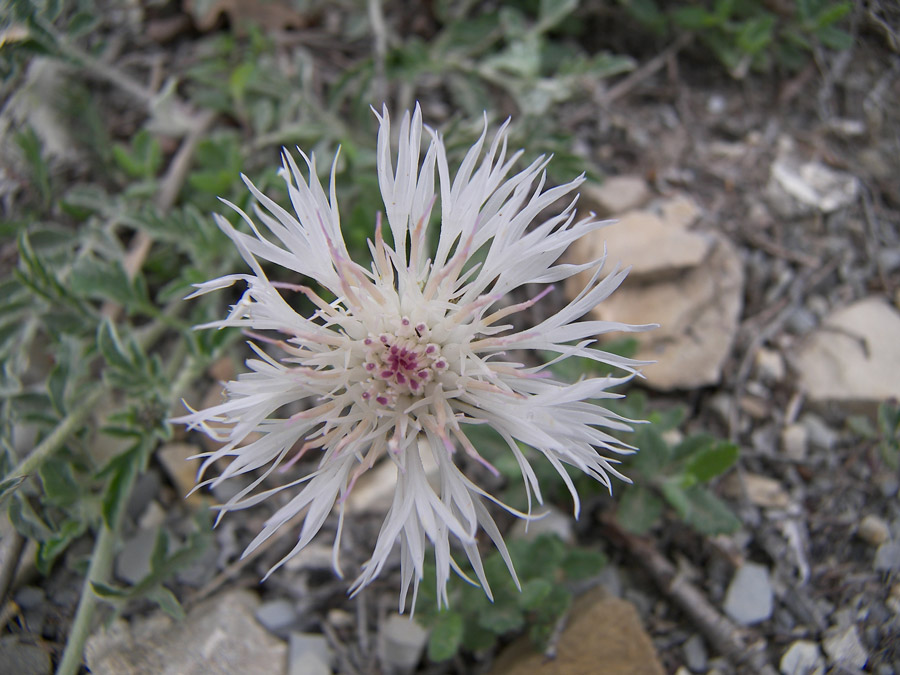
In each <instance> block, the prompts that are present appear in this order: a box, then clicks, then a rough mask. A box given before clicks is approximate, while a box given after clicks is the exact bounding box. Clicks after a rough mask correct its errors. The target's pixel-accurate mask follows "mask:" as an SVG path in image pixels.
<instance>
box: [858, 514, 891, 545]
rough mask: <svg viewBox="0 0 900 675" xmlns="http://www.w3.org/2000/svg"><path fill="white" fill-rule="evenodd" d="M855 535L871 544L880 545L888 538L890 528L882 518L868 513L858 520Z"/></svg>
mask: <svg viewBox="0 0 900 675" xmlns="http://www.w3.org/2000/svg"><path fill="white" fill-rule="evenodd" d="M856 535H857V536H858V537H859V538H860V539H862V540H863V541H864V542H866V543H867V544H870V545H871V546H880V545H881V544H883V543H884V542H886V541H887V540H888V539H889V538H890V536H891V530H890V528H888V524H887V523H886V522H884V520H882V519H881V518H879V517H878V516H876V515H874V514H872V513H870V514H869V515H867V516H866V517H865V518H863V519H862V520H861V521H860V522H859V527H858V528H857V529H856Z"/></svg>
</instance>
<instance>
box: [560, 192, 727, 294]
mask: <svg viewBox="0 0 900 675" xmlns="http://www.w3.org/2000/svg"><path fill="white" fill-rule="evenodd" d="M660 209H661V210H663V209H665V206H662V207H660ZM670 213H671V214H675V215H673V221H674V222H667V221H666V220H664V219H663V218H662V217H661V216H659V215H657V214H656V213H654V212H652V211H629V212H628V213H625V214H623V215H622V216H621V217H620V218H619V220H618V221H617V222H616V223H614V224H613V225H610V226H609V227H604V228H601V229H599V230H594V231H593V232H591V233H590V234H588V235H587V236H586V237H584V238H582V240H581V241H579V243H578V244H577V246H578V250H577V254H576V257H577V259H578V261H579V262H587V261H588V260H594V259H596V258H599V257H601V256H602V255H603V251H604V247H605V248H606V250H607V251H608V252H609V260H610V261H612V262H618V263H621V264H622V265H631V272H630V276H631V278H632V279H633V280H639V281H644V282H646V281H653V280H659V279H664V278H671V277H672V276H673V275H676V274H678V273H679V272H683V271H684V270H686V269H690V268H692V267H695V266H697V265H699V264H700V263H702V262H703V261H704V260H705V259H706V257H707V255H708V254H709V252H710V249H711V248H712V246H713V243H714V240H713V237H712V235H709V234H704V233H698V232H692V231H690V230H688V229H686V226H684V225H682V223H683V222H684V220H685V218H686V217H685V215H684V214H683V213H679V212H678V210H677V209H675V208H670ZM590 274H591V273H589V272H583V273H582V274H580V275H578V276H577V277H575V279H574V281H573V282H571V283H569V284H568V287H569V290H570V294H572V293H578V292H579V291H580V290H581V289H582V288H584V285H585V284H586V283H587V282H588V281H589V280H590ZM576 287H577V288H576Z"/></svg>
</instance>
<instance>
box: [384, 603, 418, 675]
mask: <svg viewBox="0 0 900 675" xmlns="http://www.w3.org/2000/svg"><path fill="white" fill-rule="evenodd" d="M427 642H428V631H427V630H425V629H424V628H422V626H420V625H419V624H418V623H416V622H415V621H413V620H412V619H411V618H409V617H408V616H401V615H400V614H392V615H391V616H390V617H388V619H387V621H385V622H384V623H382V624H381V626H380V627H379V630H378V656H379V658H380V659H381V665H382V667H383V669H384V670H385V672H387V673H411V672H413V671H414V670H415V668H416V666H417V665H418V663H419V661H421V660H422V653H423V652H424V651H425V645H426V643H427Z"/></svg>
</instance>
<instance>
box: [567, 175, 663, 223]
mask: <svg viewBox="0 0 900 675" xmlns="http://www.w3.org/2000/svg"><path fill="white" fill-rule="evenodd" d="M581 198H582V200H583V203H582V204H581V206H582V207H583V208H586V209H590V210H591V211H594V212H595V213H596V214H597V215H598V216H602V217H605V216H615V215H618V214H620V213H625V212H626V211H630V210H631V209H635V208H637V207H639V206H642V205H643V204H644V203H645V202H646V201H647V200H648V199H649V198H650V187H649V186H648V185H647V181H645V180H644V179H643V178H641V177H640V176H609V177H608V178H604V179H603V182H602V183H599V184H597V183H585V184H584V185H582V187H581Z"/></svg>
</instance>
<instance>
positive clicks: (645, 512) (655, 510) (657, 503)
mask: <svg viewBox="0 0 900 675" xmlns="http://www.w3.org/2000/svg"><path fill="white" fill-rule="evenodd" d="M662 509H663V502H662V500H661V499H660V498H659V497H657V496H656V495H655V494H654V493H653V492H652V491H651V490H649V489H647V488H644V487H638V486H632V487H627V488H625V490H624V492H623V494H622V498H621V499H620V500H619V508H618V509H617V510H616V520H618V521H619V524H620V525H621V526H622V527H624V528H625V529H626V530H628V531H629V532H633V533H634V534H644V533H645V532H647V531H648V530H649V529H650V528H651V527H653V526H654V525H655V524H656V522H657V521H658V520H659V518H660V516H662Z"/></svg>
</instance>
